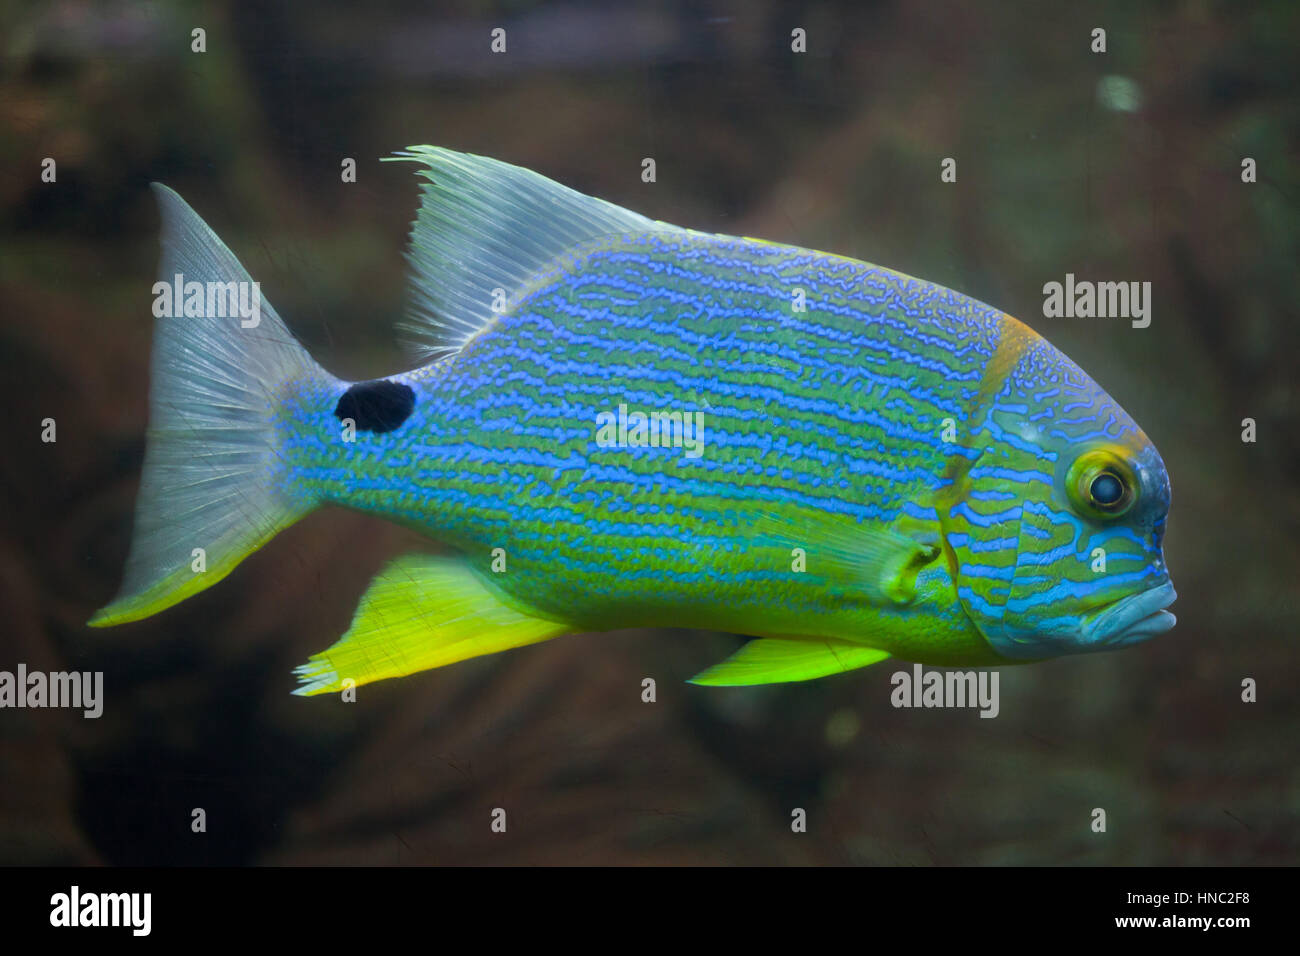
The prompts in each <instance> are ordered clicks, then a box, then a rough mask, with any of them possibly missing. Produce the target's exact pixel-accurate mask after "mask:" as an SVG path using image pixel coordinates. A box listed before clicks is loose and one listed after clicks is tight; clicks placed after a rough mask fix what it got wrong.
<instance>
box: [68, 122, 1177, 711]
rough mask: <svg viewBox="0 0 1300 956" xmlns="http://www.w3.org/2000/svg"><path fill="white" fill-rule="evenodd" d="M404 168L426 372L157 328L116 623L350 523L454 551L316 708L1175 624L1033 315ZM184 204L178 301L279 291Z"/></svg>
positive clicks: (191, 320) (1140, 498)
mask: <svg viewBox="0 0 1300 956" xmlns="http://www.w3.org/2000/svg"><path fill="white" fill-rule="evenodd" d="M392 159H393V160H395V161H403V162H410V163H414V164H416V167H417V172H418V174H419V176H420V177H421V179H422V185H421V205H420V210H419V212H418V214H417V218H416V220H415V222H414V224H413V226H412V229H411V237H410V245H409V249H408V259H409V261H410V264H411V270H412V289H411V307H410V312H409V315H408V317H407V319H406V320H405V322H404V323H403V332H404V334H405V335H406V337H407V338H408V341H410V342H411V343H412V344H413V345H414V347H415V348H416V349H417V350H418V352H419V354H420V356H421V357H422V360H423V364H422V365H421V367H419V368H417V369H415V370H414V371H410V372H406V373H402V374H397V375H392V376H390V377H388V378H385V379H382V380H378V381H370V382H346V381H342V380H340V379H338V378H335V377H334V376H333V375H331V374H330V373H328V372H327V371H325V370H324V369H323V368H321V366H320V365H319V364H317V363H316V361H315V360H314V359H313V358H312V357H311V356H310V355H309V354H308V353H307V352H306V350H305V349H304V348H303V347H302V346H301V345H300V344H299V343H298V342H297V340H296V339H295V338H294V337H293V335H292V334H290V332H289V331H288V329H287V328H286V327H285V325H284V323H283V322H282V321H281V320H280V318H279V316H278V315H277V314H276V312H275V310H274V309H273V308H271V306H270V305H269V304H268V303H265V302H263V304H262V309H261V315H260V321H259V322H257V323H256V325H255V327H251V328H250V327H245V324H244V323H242V322H241V321H240V320H239V319H237V318H233V319H232V318H228V317H223V316H224V313H223V314H222V315H219V316H216V317H214V316H212V315H206V314H204V315H191V316H182V315H177V316H164V317H162V318H159V319H158V321H157V327H156V332H155V344H154V352H153V358H152V376H153V379H152V385H151V392H150V420H149V432H148V444H147V449H146V452H145V460H144V475H143V479H142V482H141V486H140V492H139V498H138V501H137V506H136V522H135V533H134V537H133V540H132V545H131V550H130V554H129V556H128V559H127V566H126V572H125V577H124V580H123V583H122V587H121V590H120V592H119V594H118V596H117V597H116V598H115V599H114V600H113V601H112V603H110V604H109V605H108V606H107V607H105V608H104V609H102V610H101V611H99V612H98V613H97V614H96V615H95V616H94V617H93V618H92V619H91V623H92V624H94V625H110V624H120V623H124V622H127V621H133V620H138V619H140V618H144V617H147V616H149V615H152V614H156V613H158V612H159V611H162V610H164V609H165V608H168V607H170V606H172V605H173V604H176V603H177V602H179V601H181V600H184V599H185V598H187V597H189V596H190V595H192V594H195V593H197V592H198V591H200V590H202V589H203V588H206V587H209V586H211V585H213V584H215V583H217V581H219V580H220V579H221V578H222V577H224V576H225V575H226V574H228V573H229V572H230V571H231V570H232V569H233V568H234V567H235V566H236V565H237V564H238V563H239V562H240V561H241V560H243V559H244V558H245V557H247V556H248V555H249V554H250V553H251V552H253V551H255V550H256V549H257V548H259V547H261V546H262V545H263V544H265V543H266V542H267V541H268V540H270V539H271V538H272V537H273V536H274V535H275V534H276V533H277V532H279V531H280V530H282V529H284V528H285V527H288V526H289V525H290V524H292V523H293V522H295V521H297V520H298V519H300V518H302V517H303V516H304V515H306V514H308V513H309V512H311V511H312V510H313V509H315V508H317V507H319V506H321V505H324V504H336V505H342V506H345V507H349V508H354V509H357V510H360V511H364V512H369V513H373V514H377V515H381V516H384V517H386V518H388V519H390V520H392V521H394V522H398V523H400V524H403V525H405V526H408V527H412V528H415V529H418V530H419V531H421V532H422V533H424V534H425V535H427V536H428V537H429V538H430V539H433V540H435V541H437V542H439V543H441V544H443V545H444V546H447V547H448V548H449V549H450V550H451V551H453V552H454V554H455V555H456V556H453V557H431V556H428V555H423V554H410V555H406V556H403V557H399V558H397V559H396V560H395V561H393V562H392V563H391V564H389V565H388V566H387V567H386V568H384V569H383V570H382V571H381V572H380V573H379V575H378V576H377V577H376V579H375V580H374V581H373V582H372V584H371V586H370V588H369V590H368V591H367V592H366V593H365V595H364V596H363V597H362V598H361V601H360V604H359V606H358V608H357V611H356V614H355V617H354V619H353V621H352V626H351V627H350V628H349V629H348V631H347V632H346V633H345V634H344V635H343V636H342V637H341V638H340V639H339V640H338V641H337V642H336V643H335V644H334V645H333V646H331V647H329V648H328V649H326V650H325V651H323V652H322V653H320V654H317V655H315V656H314V657H313V658H312V659H311V660H310V661H309V662H308V663H307V664H305V665H303V666H302V667H300V668H298V671H297V674H298V677H299V680H300V686H299V688H298V690H297V691H296V692H297V693H300V694H318V693H325V692H330V691H336V690H338V689H339V688H340V687H341V686H343V683H344V681H347V680H351V681H353V682H354V683H356V684H362V683H366V682H368V681H374V680H379V679H382V678H387V677H396V676H400V675H405V674H411V673H415V672H418V671H422V670H427V669H429V668H433V667H441V666H443V665H445V664H450V663H453V662H455V661H460V660H464V659H466V658H470V657H475V656H478V655H482V654H488V653H494V652H497V651H501V650H505V649H508V648H514V647H520V646H523V645H526V644H532V643H536V642H538V641H544V640H548V639H550V638H553V637H556V636H559V635H562V634H567V633H575V632H587V631H605V630H613V629H621V628H628V627H688V628H706V629H715V630H722V631H728V632H732V633H736V634H743V635H748V636H751V637H752V638H753V640H751V641H750V642H749V643H748V644H746V645H744V646H743V647H742V648H741V649H740V650H739V651H738V652H737V653H736V654H734V655H733V656H732V657H731V658H729V659H727V660H726V661H723V662H722V663H720V664H718V665H715V666H714V667H712V668H709V669H707V670H705V671H704V672H702V673H701V674H699V675H697V676H696V678H695V679H694V680H695V682H696V683H699V684H709V685H747V684H759V683H771V682H778V681H795V680H807V679H811V678H816V677H821V676H825V675H828V674H834V673H840V672H843V671H846V670H852V669H855V668H859V667H863V666H866V665H868V664H871V663H874V662H876V661H879V660H884V659H886V658H888V657H890V656H893V657H898V658H902V659H905V660H909V661H916V662H920V663H927V664H935V665H958V666H962V665H974V666H981V665H986V666H994V665H998V664H1003V663H1023V662H1027V661H1034V660H1042V659H1045V658H1051V657H1055V656H1059V655H1063V654H1072V653H1081V652H1088V651H1096V650H1103V649H1108V648H1116V647H1122V646H1126V645H1129V644H1132V643H1135V642H1137V641H1140V640H1144V639H1146V638H1149V637H1152V636H1154V635H1156V634H1159V633H1162V632H1164V631H1166V630H1168V629H1169V628H1170V627H1172V626H1173V624H1174V617H1173V615H1172V614H1171V613H1169V611H1168V610H1166V608H1167V607H1168V605H1169V604H1170V603H1172V601H1173V600H1174V597H1175V594H1174V590H1173V585H1172V583H1171V582H1170V578H1169V574H1168V570H1167V568H1166V566H1165V563H1164V555H1163V538H1164V531H1165V525H1166V519H1167V514H1168V510H1169V500H1170V493H1169V479H1168V476H1167V474H1166V471H1165V468H1164V464H1163V462H1162V461H1161V459H1160V456H1159V454H1158V453H1157V451H1156V449H1155V447H1154V446H1153V445H1152V443H1151V441H1150V440H1149V439H1148V438H1147V436H1146V434H1145V433H1144V432H1143V431H1142V430H1141V429H1140V428H1139V427H1138V426H1137V425H1136V423H1134V421H1133V420H1132V419H1131V418H1130V417H1129V416H1128V415H1127V414H1126V413H1125V412H1124V410H1123V409H1122V408H1120V407H1119V405H1118V404H1117V403H1116V402H1115V401H1114V400H1113V399H1112V398H1111V397H1110V396H1109V395H1108V394H1106V392H1104V391H1103V390H1102V389H1101V388H1100V387H1099V386H1098V385H1097V384H1096V383H1095V382H1093V380H1092V379H1091V378H1089V377H1088V376H1087V375H1086V374H1085V373H1084V372H1083V371H1082V370H1081V369H1079V367H1078V366H1076V365H1075V364H1074V363H1073V362H1071V361H1070V359H1069V358H1067V357H1066V356H1065V355H1063V354H1062V353H1061V352H1059V351H1057V350H1056V349H1055V348H1053V347H1052V346H1051V345H1050V344H1048V343H1047V342H1046V341H1045V340H1044V339H1042V338H1041V337H1040V336H1038V335H1037V334H1036V333H1034V332H1033V331H1032V330H1030V329H1029V328H1027V327H1026V326H1024V325H1023V324H1021V323H1020V322H1018V321H1017V320H1015V319H1013V318H1012V317H1010V316H1008V315H1006V314H1005V313H1003V312H1000V311H998V310H996V309H993V308H991V307H989V306H987V305H984V304H982V303H979V302H976V301H975V300H973V299H970V298H968V297H966V296H964V295H961V294H960V293H957V292H954V291H952V290H950V289H946V288H944V287H942V286H938V285H935V284H934V283H930V282H926V281H923V280H921V279H916V278H912V277H910V276H906V275H903V274H901V273H898V272H894V271H892V270H889V269H884V268H881V267H878V266H873V265H870V264H868V263H864V262H859V261H856V260H853V259H849V258H845V257H843V256H836V255H831V254H827V253H821V252H815V251H812V250H808V249H801V248H797V247H794V246H787V245H780V244H777V243H772V242H767V241H763V240H759V239H750V238H740V237H734V236H724V235H714V234H710V233H704V232H697V231H694V230H690V229H684V228H680V227H677V226H672V225H669V224H667V223H663V222H658V221H655V220H651V219H648V218H646V217H643V216H640V215H638V214H636V213H634V212H631V211H629V210H626V209H623V208H621V207H619V206H615V205H613V204H611V203H608V202H604V201H602V200H599V199H595V198H592V197H589V196H585V195H582V194H580V193H577V192H574V191H573V190H570V189H567V188H565V187H564V186H561V185H559V184H557V183H555V182H553V181H551V180H549V179H546V178H545V177H543V176H541V175H539V174H537V173H534V172H531V171H529V170H526V169H522V168H519V167H516V166H511V165H509V164H506V163H503V162H499V161H496V160H492V159H487V158H483V157H479V156H472V155H467V154H463V153H457V152H453V151H451V150H447V149H441V148H437V147H430V146H419V147H412V148H411V149H409V150H406V151H403V152H401V153H398V154H396V155H395V156H394V157H392ZM155 191H156V193H157V197H158V201H159V205H160V207H161V211H162V224H163V225H162V248H163V254H162V266H161V275H162V277H163V278H164V280H167V281H170V280H171V279H172V278H173V277H174V276H183V277H184V278H185V280H186V281H191V280H192V281H197V282H199V283H203V284H208V283H216V284H217V285H218V288H220V287H228V284H229V283H247V282H250V281H251V280H250V277H249V276H248V274H247V272H246V271H245V270H244V269H243V267H242V266H241V265H240V264H239V262H238V261H237V260H236V259H235V257H234V255H233V254H231V252H230V251H229V250H228V249H227V248H226V247H225V245H223V244H222V242H221V241H220V240H219V239H218V238H217V236H216V235H215V234H213V232H212V231H211V230H210V229H209V228H208V227H207V226H206V225H205V224H204V223H203V221H202V220H201V219H200V218H199V217H198V215H197V214H196V213H195V212H194V211H193V210H192V209H191V208H190V207H189V206H188V205H186V203H185V202H184V201H183V200H182V199H181V198H180V197H179V196H177V195H176V193H174V192H172V191H171V190H170V189H167V188H166V187H163V186H155ZM628 409H632V410H633V411H632V412H631V413H628V411H627V410H628ZM616 412H617V413H618V414H619V415H621V416H623V419H626V420H628V421H631V422H633V423H634V427H630V428H626V429H624V428H620V429H619V430H617V431H615V430H614V429H612V428H609V427H605V426H607V425H608V423H609V422H610V421H612V416H614V414H615V413H616ZM620 420H622V419H620ZM687 428H692V429H694V431H692V432H691V433H690V434H689V435H688V436H687V435H684V430H685V429H687ZM684 437H689V438H691V439H692V442H687V441H684V440H683V439H684ZM688 445H693V448H688V447H687V446H688ZM196 548H203V549H204V551H205V553H206V555H207V567H206V571H203V572H202V573H196V572H195V571H194V570H192V554H193V553H194V549H196ZM1098 555H1101V556H1102V559H1101V560H1100V562H1099V561H1098Z"/></svg>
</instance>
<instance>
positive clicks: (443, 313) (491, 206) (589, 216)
mask: <svg viewBox="0 0 1300 956" xmlns="http://www.w3.org/2000/svg"><path fill="white" fill-rule="evenodd" d="M385 161H386V162H400V161H409V162H416V163H420V164H422V165H423V167H424V168H422V169H421V170H419V172H418V175H419V176H420V177H421V178H422V179H424V180H425V183H424V185H423V186H422V187H421V201H420V211H419V214H418V215H417V216H416V219H415V222H414V223H413V224H412V226H411V241H410V246H409V248H408V249H407V253H406V255H407V259H408V260H409V261H410V263H411V266H412V269H413V271H414V275H413V276H412V280H413V281H412V301H411V305H410V312H409V314H408V317H407V319H406V321H404V322H403V323H402V325H401V328H402V330H403V331H404V332H405V333H406V337H407V339H408V341H409V343H410V344H411V345H412V346H413V347H414V348H415V349H416V350H417V351H418V352H419V354H420V356H421V357H422V358H424V359H430V358H435V357H442V356H445V355H448V354H450V353H453V352H455V351H457V350H458V349H460V348H461V347H462V346H463V345H464V344H465V342H466V341H468V340H469V338H470V337H471V336H473V335H474V334H475V333H476V332H478V331H479V330H481V329H482V328H484V327H485V326H486V325H488V324H489V323H490V322H491V321H492V318H493V316H494V315H495V314H496V313H494V312H493V309H492V307H493V301H494V300H493V296H494V290H501V293H500V294H498V296H497V301H498V304H499V303H500V298H501V295H502V294H503V295H504V297H505V298H506V300H507V301H508V300H509V297H510V295H511V293H512V292H513V291H514V290H516V289H518V288H520V287H521V286H523V285H524V284H525V283H526V282H527V281H528V279H529V278H530V277H532V276H533V275H534V274H535V273H537V272H538V270H539V269H541V268H542V267H543V266H545V265H546V264H547V263H549V262H552V261H554V260H555V259H556V258H558V257H559V256H560V255H561V254H563V253H564V252H565V251H567V250H569V249H572V248H573V247H574V246H578V245H581V244H583V243H586V242H590V241H592V240H595V239H600V238H603V237H606V236H615V235H620V234H624V233H640V232H647V231H661V230H674V229H676V228H677V227H676V226H671V225H669V224H667V223H663V222H656V221H654V220H652V219H647V218H646V217H645V216H641V215H638V214H637V213H634V212H630V211H629V210H627V209H624V208H622V207H621V206H616V205H614V204H613V203H608V202H605V201H604V200H602V199H595V198H593V197H591V196H585V195H583V194H582V193H579V192H575V191H574V190H572V189H569V188H568V187H566V186H561V185H560V184H559V183H557V182H554V181H553V180H550V179H547V178H546V177H545V176H542V175H539V174H538V173H535V172H532V171H531V170H527V169H523V168H521V167H519V166H511V165H510V164H509V163H503V162H500V161H499V160H495V159H487V158H485V157H482V156H473V155H470V154H468V153H457V152H453V151H452V150H449V149H443V148H441V147H438V146H412V147H411V148H410V149H407V150H404V151H402V152H399V153H397V154H395V155H394V156H392V157H388V158H386V160H385Z"/></svg>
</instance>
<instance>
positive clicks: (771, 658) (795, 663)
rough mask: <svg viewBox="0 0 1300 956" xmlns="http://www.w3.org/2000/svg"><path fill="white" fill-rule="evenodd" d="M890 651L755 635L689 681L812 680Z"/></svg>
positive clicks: (718, 683) (719, 684)
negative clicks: (742, 645) (728, 655)
mask: <svg viewBox="0 0 1300 956" xmlns="http://www.w3.org/2000/svg"><path fill="white" fill-rule="evenodd" d="M888 656H889V654H888V652H886V651H882V650H877V649H876V648H874V647H863V646H861V645H859V644H847V643H844V642H842V641H827V640H820V639H814V638H810V639H808V640H794V639H787V638H775V637H761V638H756V639H754V640H752V641H750V642H749V643H748V644H746V645H745V646H744V647H742V648H741V649H740V650H738V651H736V653H734V654H732V655H731V656H730V657H728V658H727V659H726V660H725V661H722V662H721V663H720V664H714V665H713V666H712V667H710V668H708V669H706V670H703V671H700V673H698V674H696V675H695V676H694V677H692V678H691V679H690V681H689V683H692V684H702V685H705V686H709V687H742V686H749V685H752V684H781V683H785V682H787V681H800V680H812V679H813V678H815V677H825V676H827V675H828V674H839V673H841V672H843V671H851V670H856V669H857V668H859V667H866V666H867V665H868V664H874V663H876V662H877V661H883V660H884V659H885V658H887V657H888Z"/></svg>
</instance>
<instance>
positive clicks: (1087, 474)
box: [1065, 448, 1139, 521]
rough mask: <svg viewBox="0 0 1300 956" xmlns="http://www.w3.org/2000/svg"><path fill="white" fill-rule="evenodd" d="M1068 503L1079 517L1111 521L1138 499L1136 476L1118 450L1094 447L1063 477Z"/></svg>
mask: <svg viewBox="0 0 1300 956" xmlns="http://www.w3.org/2000/svg"><path fill="white" fill-rule="evenodd" d="M1065 490H1066V493H1067V494H1068V495H1069V497H1070V504H1072V505H1073V506H1074V509H1075V510H1076V511H1078V512H1079V513H1080V514H1081V515H1083V516H1085V517H1088V518H1092V519H1094V520H1096V521H1112V520H1114V519H1115V518H1118V517H1120V516H1121V515H1123V514H1125V513H1127V512H1128V510H1129V509H1130V508H1132V507H1133V502H1135V501H1136V500H1137V497H1138V491H1139V489H1138V480H1137V475H1136V473H1135V472H1134V471H1133V468H1132V466H1131V465H1129V463H1128V461H1127V459H1126V458H1125V457H1124V455H1123V454H1121V453H1120V452H1119V451H1118V450H1117V449H1112V448H1094V449H1092V450H1090V451H1086V452H1084V453H1083V454H1082V455H1080V456H1079V457H1078V458H1076V459H1075V460H1074V464H1072V465H1071V466H1070V470H1069V471H1068V472H1067V473H1066V476H1065Z"/></svg>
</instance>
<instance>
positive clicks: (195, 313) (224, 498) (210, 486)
mask: <svg viewBox="0 0 1300 956" xmlns="http://www.w3.org/2000/svg"><path fill="white" fill-rule="evenodd" d="M153 188H154V193H155V195H156V196H157V199H158V204H159V206H160V207H161V212H162V249H163V254H162V265H161V267H160V283H159V285H157V286H155V294H156V295H161V296H162V297H163V298H164V300H165V299H168V298H170V299H173V301H170V303H169V304H170V306H171V308H170V309H159V308H157V307H155V315H157V314H158V313H159V312H160V311H163V312H170V314H169V315H163V316H160V317H158V318H157V320H156V326H155V331H154V350H153V360H152V364H151V370H150V374H151V376H152V382H151V384H150V391H149V429H148V443H147V445H146V448H145V456H144V476H143V478H142V480H141V483H140V493H139V497H138V498H137V501H136V511H135V531H134V534H133V536H132V541H131V551H130V555H129V557H128V558H127V562H126V574H125V577H124V579H123V582H122V588H121V590H120V591H119V592H118V595H117V597H116V598H115V599H114V600H113V602H112V603H111V604H109V605H108V606H107V607H105V608H103V609H101V610H100V611H99V612H98V613H97V614H95V615H94V617H92V618H91V619H90V624H92V625H94V626H100V627H102V626H107V625H111V624H123V623H125V622H127V621H135V620H139V619H140V618H144V617H148V616H150V615H151V614H156V613H157V612H159V611H161V610H163V609H164V608H168V607H171V606H172V605H173V604H176V603H178V602H180V601H182V600H184V599H185V598H187V597H189V596H190V595H192V594H196V593H198V592H199V591H202V590H203V589H204V588H207V587H210V586H211V585H213V584H216V583H217V582H218V581H220V580H221V579H222V578H223V577H225V576H226V575H227V574H229V573H230V572H231V571H232V570H233V569H234V568H235V566H236V565H237V564H239V562H240V561H242V560H243V559H244V558H245V557H247V556H248V555H249V554H251V553H252V552H253V551H256V550H257V549H258V548H259V547H261V546H262V545H263V544H265V543H266V542H267V541H268V540H270V539H271V538H272V537H273V536H274V535H275V534H276V533H277V532H279V531H281V530H282V529H284V528H286V527H288V526H289V525H290V524H292V523H293V522H295V521H296V520H298V519H299V518H301V517H302V516H303V515H304V514H305V513H306V512H307V511H309V510H310V508H311V505H310V504H305V503H303V502H301V501H293V500H290V499H289V498H288V497H286V496H285V494H284V493H283V491H281V490H279V488H278V486H277V481H276V466H277V463H278V460H279V455H280V451H279V449H278V447H277V437H276V427H275V416H276V412H277V409H278V408H279V407H280V405H281V396H282V395H283V393H284V390H285V388H286V386H288V385H290V384H291V383H302V382H305V381H308V380H311V379H316V380H320V379H325V380H328V379H329V378H330V376H329V374H328V373H327V372H325V371H324V370H323V369H322V368H321V367H320V366H319V365H317V364H316V362H315V361H313V359H312V358H311V356H310V355H308V354H307V351H306V350H305V349H304V348H303V347H302V346H301V345H299V344H298V342H297V340H296V339H294V337H293V336H292V335H291V334H290V333H289V330H288V329H287V328H285V326H284V323H283V322H282V321H281V320H280V318H279V316H277V315H276V313H275V310H274V309H272V308H271V306H270V305H269V304H268V303H265V302H262V301H261V297H260V289H258V288H257V287H256V286H255V285H254V284H253V283H252V280H251V279H250V278H249V275H248V273H247V272H246V271H245V270H244V267H243V266H241V265H240V264H239V261H238V260H237V259H236V258H235V256H234V254H233V253H231V251H230V250H229V249H227V248H226V246H225V244H224V243H222V241H221V240H220V239H218V238H217V236H216V234H215V233H213V231H212V230H211V229H209V228H208V226H207V224H206V223H204V222H203V220H202V219H200V218H199V216H198V215H197V214H196V213H195V212H194V210H193V209H191V208H190V207H189V206H188V205H187V204H186V203H185V201H184V200H183V199H181V197H180V196H178V195H177V194H176V193H175V192H173V191H172V190H170V189H168V188H167V187H166V186H162V185H159V184H157V183H155V184H154V187H153ZM177 277H180V278H179V279H178V278H177ZM190 283H199V284H200V285H198V286H193V285H190ZM164 284H165V285H166V286H172V287H173V288H177V287H178V288H179V291H181V292H182V293H183V295H184V297H183V298H179V297H173V296H170V295H169V294H168V293H164V292H162V288H163V286H164ZM191 290H192V291H193V292H194V293H195V295H196V296H197V297H191V296H190V295H189V294H188V292H189V291H191ZM176 298H179V301H175V299H176ZM186 306H189V308H186ZM241 308H242V310H241ZM249 312H251V313H252V314H246V313H249Z"/></svg>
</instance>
